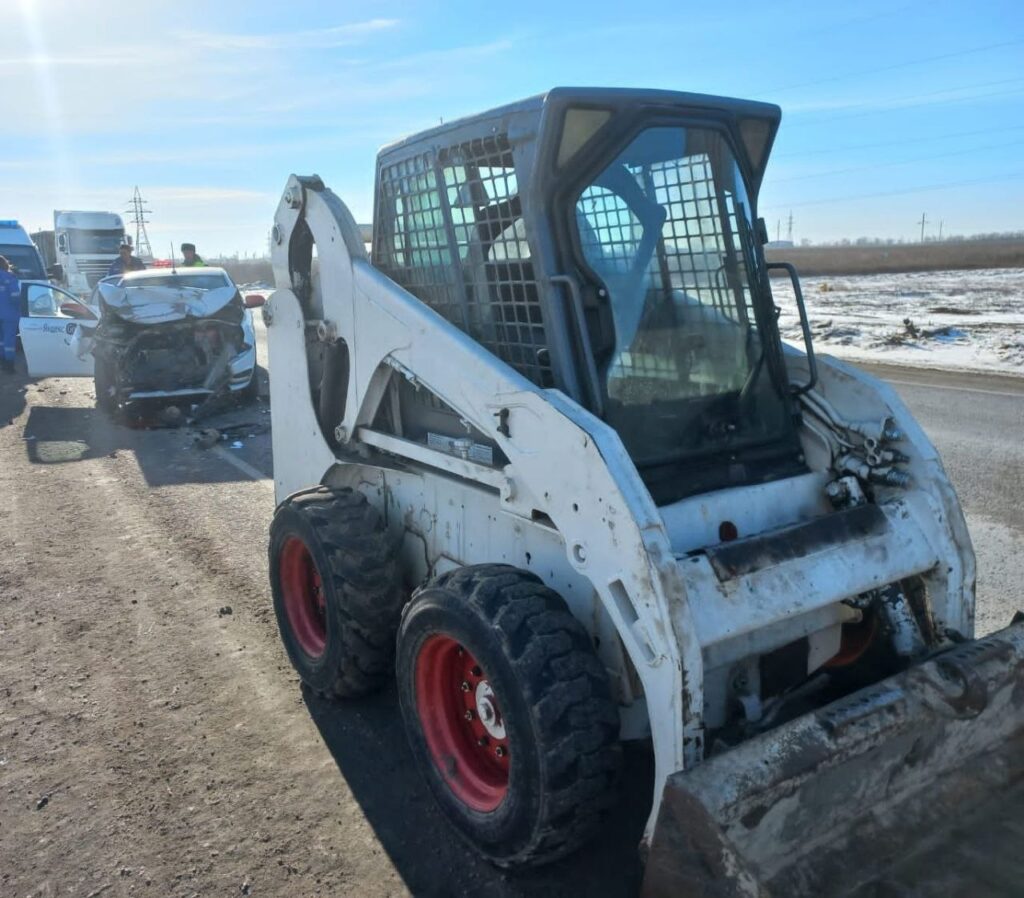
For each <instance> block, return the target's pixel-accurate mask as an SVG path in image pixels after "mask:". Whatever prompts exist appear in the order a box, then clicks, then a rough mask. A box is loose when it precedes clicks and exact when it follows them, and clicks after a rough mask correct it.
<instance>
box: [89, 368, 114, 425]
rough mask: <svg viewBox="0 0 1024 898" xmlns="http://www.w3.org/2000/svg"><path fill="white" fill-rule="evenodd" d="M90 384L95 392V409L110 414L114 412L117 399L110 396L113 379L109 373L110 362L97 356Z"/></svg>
mask: <svg viewBox="0 0 1024 898" xmlns="http://www.w3.org/2000/svg"><path fill="white" fill-rule="evenodd" d="M92 382H93V388H94V389H95V391H96V408H98V409H99V410H100V411H102V412H108V413H110V414H113V413H114V412H116V411H117V399H116V397H114V396H112V395H111V390H112V389H113V388H114V378H113V377H112V376H111V373H110V362H109V361H108V360H107V359H105V358H103V357H102V356H97V357H96V359H95V362H94V365H93V378H92Z"/></svg>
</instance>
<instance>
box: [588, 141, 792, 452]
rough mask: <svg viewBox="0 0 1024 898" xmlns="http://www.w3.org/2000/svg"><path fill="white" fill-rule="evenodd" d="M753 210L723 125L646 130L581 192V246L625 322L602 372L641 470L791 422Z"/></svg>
mask: <svg viewBox="0 0 1024 898" xmlns="http://www.w3.org/2000/svg"><path fill="white" fill-rule="evenodd" d="M750 216H751V211H750V206H749V202H748V199H747V193H746V189H745V187H744V182H743V177H742V174H741V171H740V167H739V165H738V163H737V160H736V158H735V156H734V155H733V152H732V149H731V147H730V145H729V143H728V141H727V140H726V138H725V137H724V136H723V135H722V134H721V133H720V132H719V131H717V130H712V129H701V128H685V127H681V126H680V127H654V128H649V129H647V130H645V131H642V132H641V133H640V134H639V135H638V136H637V137H636V138H635V139H634V140H633V141H632V142H631V143H630V144H629V146H627V147H626V149H625V150H623V151H622V152H621V153H619V154H618V155H617V156H616V157H615V158H614V159H612V160H611V161H610V162H609V163H608V164H607V165H606V166H605V167H604V168H603V169H602V171H601V172H600V173H599V174H597V176H596V177H594V178H593V179H592V180H591V181H590V182H589V183H588V184H587V185H586V186H585V187H584V188H583V190H582V191H581V192H580V193H579V194H578V196H577V199H576V201H575V215H574V221H575V225H576V229H577V234H578V239H579V246H580V251H581V253H582V256H583V259H584V261H585V262H586V265H587V267H589V269H590V271H591V272H592V274H593V275H595V276H596V279H597V280H598V282H599V284H600V286H601V287H602V288H603V289H604V291H605V293H606V295H607V296H608V297H609V299H610V306H611V316H612V319H613V322H614V328H615V339H614V347H613V349H612V351H611V352H610V354H609V355H608V356H607V358H605V359H602V360H601V361H603V365H602V366H601V367H600V374H601V379H602V381H603V383H602V387H603V390H604V393H605V397H604V398H605V417H606V419H607V420H608V422H609V423H610V424H611V425H612V426H613V427H615V429H616V430H617V431H618V433H619V435H620V437H621V438H622V440H623V442H624V443H625V445H626V447H627V449H629V451H630V454H631V456H632V457H633V459H634V461H635V462H636V463H637V464H640V465H642V464H657V463H661V462H665V461H670V460H673V459H678V458H681V457H684V456H687V455H693V454H704V453H707V452H709V451H712V450H717V451H721V450H722V449H725V448H735V447H739V446H741V445H751V444H756V443H763V442H767V441H769V440H771V439H773V438H774V437H777V436H779V435H781V433H782V432H783V431H784V429H785V428H786V427H787V422H786V416H787V412H786V403H785V400H784V398H783V396H782V395H781V393H780V391H779V390H778V388H777V385H776V383H775V379H774V378H772V377H771V376H770V375H769V374H768V372H766V371H765V370H764V369H765V368H766V367H767V366H768V362H769V360H768V359H766V353H765V351H764V344H763V343H762V333H763V331H764V328H765V327H766V325H767V326H768V327H769V328H773V324H772V323H771V320H770V314H771V313H770V298H769V297H767V296H763V295H762V292H761V288H760V286H759V282H758V279H757V277H756V276H755V271H754V268H755V265H756V264H757V263H756V262H755V261H754V259H755V257H754V251H753V243H752V240H751V232H752V227H751V217H750ZM766 305H767V307H768V309H769V312H768V314H767V315H766V313H765V306H766ZM769 339H772V338H771V337H769Z"/></svg>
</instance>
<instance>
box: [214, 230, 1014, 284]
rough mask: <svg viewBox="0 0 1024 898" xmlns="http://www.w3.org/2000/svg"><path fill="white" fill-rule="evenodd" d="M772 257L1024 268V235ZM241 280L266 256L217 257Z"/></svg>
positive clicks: (823, 264) (887, 266)
mask: <svg viewBox="0 0 1024 898" xmlns="http://www.w3.org/2000/svg"><path fill="white" fill-rule="evenodd" d="M767 256H768V261H770V262H792V263H793V264H794V265H796V267H797V268H798V269H799V271H800V273H801V274H802V275H806V276H814V275H835V274H885V273H889V272H897V271H957V270H970V269H977V268H1024V240H977V241H964V242H962V243H925V244H920V243H917V244H905V245H902V246H803V247H801V246H797V247H792V248H791V249H769V250H767ZM210 261H211V264H215V265H223V266H224V268H225V269H227V271H228V273H229V274H230V275H231V277H232V278H233V279H234V280H235V282H236V283H239V284H251V283H254V282H256V281H263V282H265V283H267V284H272V283H273V282H274V274H273V271H272V270H271V268H270V261H269V260H267V259H246V260H232V259H218V260H210Z"/></svg>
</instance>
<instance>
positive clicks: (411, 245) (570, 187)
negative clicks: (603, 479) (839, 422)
mask: <svg viewBox="0 0 1024 898" xmlns="http://www.w3.org/2000/svg"><path fill="white" fill-rule="evenodd" d="M778 121H779V110H778V108H777V107H774V106H769V105H766V104H760V103H750V102H744V101H739V100H729V99H723V98H717V97H704V96H698V95H691V94H677V93H669V92H663V91H634V90H600V89H595V90H589V89H568V88H566V89H557V90H554V91H552V92H550V93H549V94H547V95H545V96H543V97H538V98H533V99H532V100H527V101H524V102H522V103H519V104H515V105H514V106H510V107H504V108H502V109H498V110H494V111H493V112H490V113H486V114H484V115H481V116H477V117H474V118H472V119H467V120H464V121H461V122H455V123H453V124H451V125H446V126H443V127H442V128H438V129H434V130H433V131H431V132H427V133H426V134H421V135H417V136H416V137H414V138H410V139H409V140H406V141H403V142H400V143H399V144H396V145H393V146H392V147H389V148H385V150H383V151H382V152H381V155H380V158H379V160H378V171H377V200H376V213H375V222H374V228H375V229H374V240H373V256H374V264H375V265H376V266H377V267H378V268H381V269H383V270H384V271H385V272H386V273H387V274H388V275H389V276H390V277H391V278H392V279H393V280H395V281H397V282H398V283H400V284H402V285H403V286H404V287H405V288H406V289H407V290H409V291H410V292H411V293H413V294H414V295H416V296H417V297H419V298H420V299H421V300H423V301H424V302H425V303H427V304H428V305H430V306H431V307H432V308H434V310H435V311H437V312H439V313H440V314H441V315H443V316H444V317H446V318H447V319H448V320H449V321H452V322H453V323H454V324H456V325H457V326H459V327H460V328H462V329H463V330H466V331H467V332H468V333H469V334H470V335H471V336H473V337H474V339H476V340H477V341H478V342H479V343H481V344H482V345H483V346H484V347H485V348H487V349H489V350H490V351H491V352H493V353H494V354H495V355H497V356H498V357H499V358H502V359H503V360H504V361H506V362H508V363H509V364H510V365H511V366H512V367H513V368H515V369H517V370H518V371H519V372H520V373H521V374H522V375H524V376H525V377H526V378H528V379H529V380H531V381H532V382H533V383H534V384H536V385H537V386H539V387H542V388H549V387H554V388H557V389H560V390H562V391H563V392H565V393H566V394H567V395H569V396H571V397H572V398H573V399H575V400H577V401H578V402H579V403H580V404H581V405H583V406H585V407H586V408H587V409H588V410H590V411H591V412H593V413H594V414H596V415H598V416H599V417H601V418H603V419H604V420H605V421H606V422H607V423H608V424H609V425H611V426H612V427H613V428H614V429H615V430H616V431H617V433H618V434H619V436H620V438H621V439H622V441H623V443H624V445H625V447H626V449H627V450H628V452H629V453H630V456H631V457H632V459H633V461H634V463H635V464H636V466H637V468H638V470H639V471H640V473H641V476H642V477H643V479H644V481H645V483H646V484H647V486H648V488H649V490H650V491H651V493H652V495H653V497H654V499H655V501H656V502H657V503H658V504H659V505H663V504H668V503H671V502H673V501H676V500H677V499H680V498H683V497H684V496H687V495H692V494H695V493H701V492H706V491H709V490H713V489H719V488H723V487H728V486H738V485H743V484H749V483H756V482H763V481H767V480H772V479H777V478H782V477H787V476H792V475H794V474H797V473H801V472H802V471H803V470H805V468H804V466H803V460H802V458H801V455H800V446H799V442H798V439H797V433H796V424H795V414H796V410H795V403H794V402H793V399H792V397H791V391H790V388H789V384H788V381H787V377H786V372H785V367H784V363H783V358H782V344H781V341H780V337H779V333H778V328H777V326H776V320H775V319H776V314H777V312H776V309H775V306H774V303H773V301H772V297H771V292H770V288H769V286H768V278H767V273H766V269H765V262H764V258H763V253H762V241H761V239H760V233H761V229H760V228H759V226H758V219H757V212H756V203H757V191H758V188H759V186H760V181H761V176H762V174H763V171H764V166H765V163H766V160H767V156H768V152H769V149H770V146H771V143H772V140H773V138H774V135H775V131H776V129H777V127H778Z"/></svg>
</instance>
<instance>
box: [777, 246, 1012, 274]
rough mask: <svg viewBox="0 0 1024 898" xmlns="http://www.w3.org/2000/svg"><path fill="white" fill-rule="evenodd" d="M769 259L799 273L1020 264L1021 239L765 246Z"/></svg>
mask: <svg viewBox="0 0 1024 898" xmlns="http://www.w3.org/2000/svg"><path fill="white" fill-rule="evenodd" d="M767 256H768V261H769V262H792V263H793V264H794V265H795V266H796V267H797V268H798V269H799V271H800V274H802V275H808V276H811V275H835V274H888V273H890V272H898V271H959V270H970V269H978V268H1024V240H977V241H965V242H963V243H925V244H920V243H917V244H906V245H902V246H806V247H801V246H798V247H792V248H790V249H769V250H767Z"/></svg>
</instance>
